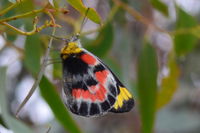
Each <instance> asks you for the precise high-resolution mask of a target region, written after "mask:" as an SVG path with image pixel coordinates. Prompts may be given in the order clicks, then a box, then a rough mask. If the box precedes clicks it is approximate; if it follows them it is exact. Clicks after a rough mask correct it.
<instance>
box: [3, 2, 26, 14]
mask: <svg viewBox="0 0 200 133" xmlns="http://www.w3.org/2000/svg"><path fill="white" fill-rule="evenodd" d="M23 1H24V0H21V1H17V2H16V3H14V4H12V5H10V6H9V7H7V8H5V9H3V10H2V11H0V16H2V15H4V14H6V13H7V12H9V11H10V10H12V9H13V8H15V7H16V6H18V5H19V4H20V3H22V2H23Z"/></svg>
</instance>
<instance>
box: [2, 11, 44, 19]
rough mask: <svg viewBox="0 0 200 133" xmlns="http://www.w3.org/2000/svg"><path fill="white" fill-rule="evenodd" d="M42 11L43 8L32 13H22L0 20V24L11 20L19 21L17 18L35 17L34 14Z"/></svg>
mask: <svg viewBox="0 0 200 133" xmlns="http://www.w3.org/2000/svg"><path fill="white" fill-rule="evenodd" d="M43 11H44V8H43V9H38V10H33V11H30V12H27V13H24V14H20V15H16V16H12V17H9V18H4V19H0V22H8V21H11V20H16V19H19V18H25V17H29V16H32V15H35V14H37V13H40V12H43Z"/></svg>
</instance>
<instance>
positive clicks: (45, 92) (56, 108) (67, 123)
mask: <svg viewBox="0 0 200 133" xmlns="http://www.w3.org/2000/svg"><path fill="white" fill-rule="evenodd" d="M40 91H41V94H42V96H43V98H44V99H45V100H46V102H47V103H48V104H49V106H50V108H51V110H52V111H53V113H54V115H55V117H56V118H57V120H58V121H59V122H60V123H61V124H62V125H63V127H64V128H65V129H66V130H68V131H70V132H71V133H81V131H80V129H79V127H78V126H77V125H76V123H75V122H74V120H73V119H72V118H71V116H70V115H69V113H68V112H67V109H66V107H65V105H64V104H63V102H62V100H61V99H60V96H59V94H58V92H57V91H56V90H55V88H54V86H53V85H52V84H51V83H50V81H49V80H48V79H47V78H46V77H43V78H42V80H41V82H40Z"/></svg>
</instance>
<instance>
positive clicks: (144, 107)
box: [0, 0, 200, 133]
mask: <svg viewBox="0 0 200 133" xmlns="http://www.w3.org/2000/svg"><path fill="white" fill-rule="evenodd" d="M9 1H10V2H12V3H15V1H14V0H9ZM49 1H51V4H47V2H41V3H40V2H39V3H38V2H36V1H28V0H24V1H23V0H22V3H15V4H14V5H15V6H13V8H12V9H10V10H9V11H8V12H6V13H5V14H3V15H0V21H1V20H3V19H5V18H9V17H12V16H16V15H22V14H26V13H27V12H30V11H33V10H36V9H42V8H45V9H46V10H44V11H41V12H40V13H39V14H35V13H34V12H33V13H32V14H31V15H29V16H26V17H23V18H20V19H19V18H17V19H16V20H15V19H13V20H12V21H9V22H8V24H10V25H12V26H14V27H15V28H18V29H19V30H22V31H25V32H26V31H31V30H32V29H33V24H32V21H33V18H34V17H35V16H39V23H38V25H37V26H40V25H43V23H45V21H46V20H52V21H55V23H56V24H59V25H61V26H63V28H57V33H58V34H59V33H60V34H62V33H63V32H64V33H65V32H70V31H71V32H72V33H73V32H74V31H73V30H72V29H73V28H74V27H75V29H76V28H79V27H80V25H81V23H82V18H83V16H84V15H85V13H86V10H87V8H88V7H87V6H85V5H86V4H84V3H82V1H81V0H64V1H61V0H60V1H52V0H49ZM119 1H120V0H112V1H109V2H108V3H106V4H105V3H104V4H105V6H104V5H103V7H104V8H105V7H109V8H108V9H107V10H105V12H106V13H104V8H102V5H101V4H102V3H101V2H100V1H99V3H100V4H98V3H97V6H98V5H101V6H99V7H98V9H94V8H90V10H89V12H88V14H87V17H88V19H90V20H91V21H92V22H93V24H94V23H95V24H96V25H97V26H99V27H100V28H98V29H97V30H94V31H93V33H94V32H95V33H96V32H98V34H97V36H95V35H94V36H93V37H92V39H88V37H87V36H86V37H85V38H87V39H85V40H84V39H82V43H83V46H85V48H86V49H87V50H88V51H90V52H92V53H94V54H95V55H96V56H98V57H100V58H101V59H102V60H104V61H105V62H106V64H108V66H110V67H111V69H112V70H113V72H115V73H116V75H117V76H119V77H120V79H122V80H124V81H125V79H129V80H130V82H131V85H127V86H130V88H136V89H137V94H133V95H137V96H138V97H137V96H136V97H135V101H136V105H138V107H139V111H138V112H139V114H136V112H137V111H135V112H131V114H134V115H140V116H141V120H139V122H138V121H137V122H138V123H140V121H141V124H142V125H141V127H140V126H138V127H135V128H136V129H137V128H140V129H139V131H141V133H153V132H154V131H155V132H156V130H155V123H156V116H157V112H159V110H160V109H161V108H163V107H166V105H168V104H169V103H170V102H171V100H172V99H173V97H174V95H175V94H176V90H177V88H178V85H179V79H180V72H181V69H180V66H179V65H180V64H179V61H180V59H181V58H180V57H185V56H187V55H188V54H190V53H192V52H193V51H194V49H195V48H198V45H197V44H198V43H199V42H198V41H199V36H200V35H199V34H198V33H199V28H195V27H198V26H199V22H198V19H196V18H195V17H194V16H192V15H190V14H189V13H188V12H186V11H184V10H183V9H182V8H180V7H179V6H177V5H176V15H177V20H176V21H175V22H172V23H173V24H172V25H175V27H170V28H171V29H172V28H173V31H172V32H170V31H168V30H163V31H159V32H165V33H167V34H169V35H170V37H171V39H173V43H174V44H173V46H172V47H173V48H172V49H170V51H168V53H164V52H163V53H164V54H166V55H167V60H166V62H165V64H166V66H165V67H167V68H168V69H169V74H168V75H167V76H165V77H163V78H162V79H161V80H160V81H161V83H160V85H158V82H157V81H158V78H159V77H158V75H159V74H160V69H161V65H160V66H159V65H158V64H159V63H160V62H163V60H159V59H158V57H159V56H160V55H159V54H160V53H159V52H160V51H159V50H160V49H161V48H160V49H159V48H158V47H159V46H157V45H156V43H155V42H154V41H152V40H153V39H152V40H151V43H149V42H150V41H149V40H148V41H146V40H147V39H146V36H148V33H146V31H147V29H146V28H147V27H148V26H149V27H150V28H152V27H153V28H155V25H154V24H153V23H151V22H154V20H149V21H147V20H148V19H152V17H151V15H152V14H151V15H149V14H150V13H152V12H153V11H154V10H157V11H158V12H160V13H161V14H163V15H164V16H165V17H168V18H169V17H170V12H169V7H168V6H167V5H165V3H163V2H162V1H160V0H150V1H149V2H147V3H148V4H150V5H148V4H147V3H146V2H145V1H142V2H141V3H140V2H139V1H137V2H136V1H134V2H135V5H139V6H138V8H141V9H142V10H144V12H143V13H145V11H146V9H149V8H150V9H151V10H148V11H151V12H147V13H146V14H144V15H141V14H142V13H139V12H137V11H136V10H133V9H134V8H133V5H132V3H133V2H132V1H131V0H126V1H122V0H121V2H124V3H123V4H124V5H125V6H124V5H123V6H122V4H121V5H118V4H116V3H118V2H119ZM10 2H8V1H7V0H3V1H2V2H0V9H1V10H0V13H1V12H2V11H5V9H6V8H7V7H10V5H11V6H12V3H10ZM62 2H66V3H68V8H67V9H68V10H69V13H67V11H66V10H64V11H63V7H64V6H63V4H62ZM52 3H54V4H52ZM142 4H144V5H145V8H144V7H142ZM51 5H52V6H51ZM54 5H55V7H54ZM116 5H117V6H116ZM113 7H115V8H116V7H117V11H116V12H114V13H113V14H112V15H113V16H111V17H110V16H108V14H110V13H109V12H111V11H112V9H113ZM147 7H148V8H147ZM101 8H102V9H101ZM131 9H132V10H131ZM76 11H78V12H76ZM61 12H62V13H63V12H64V13H63V14H64V15H63V14H62V15H60V14H61ZM49 13H50V14H51V15H49ZM128 13H130V14H128ZM80 14H81V15H80ZM138 14H139V15H141V16H145V17H144V18H145V19H143V18H142V17H141V18H140V17H138ZM134 15H135V16H134ZM148 15H149V16H148ZM100 16H101V17H102V18H101V17H100ZM105 16H106V17H105ZM152 16H153V15H152ZM65 17H66V19H64V18H65ZM112 17H113V18H114V19H113V18H112ZM52 18H53V19H52ZM105 18H108V19H110V20H106V19H105ZM146 19H147V20H146ZM103 20H104V21H103ZM92 22H91V23H92ZM104 22H105V23H104ZM141 23H142V24H141ZM98 24H103V26H102V25H98ZM71 25H73V28H72V26H71ZM144 25H145V26H144ZM0 29H1V30H0V33H2V37H4V39H5V40H6V41H7V42H6V44H5V46H4V48H2V49H1V48H0V52H2V51H4V50H6V49H7V48H8V49H15V50H16V51H17V52H18V53H19V54H20V55H21V57H20V59H19V60H20V61H22V62H23V63H22V66H23V67H22V68H23V70H21V73H20V74H19V75H20V76H21V77H20V78H19V79H22V77H23V76H24V77H25V76H27V75H30V74H31V75H32V76H33V78H35V79H36V77H37V74H38V72H39V70H40V68H41V60H42V58H43V56H44V53H45V51H46V49H47V46H46V45H44V44H47V43H48V39H49V36H46V35H47V34H48V35H49V34H51V33H50V32H49V31H50V30H51V27H49V28H48V29H44V30H43V31H42V32H40V33H38V32H37V31H35V33H34V34H33V35H31V36H25V43H24V44H21V45H20V46H22V47H19V46H18V45H16V42H17V38H19V34H18V33H17V32H16V30H15V29H12V28H10V27H7V26H5V25H4V24H3V23H2V22H0ZM119 29H120V30H123V31H120V30H119ZM171 29H170V30H171ZM154 30H158V29H156V28H155V29H154ZM124 33H126V34H124ZM73 34H74V33H73ZM119 36H120V38H121V40H120V41H119V40H118V38H117V37H119ZM144 40H145V41H144ZM21 42H22V43H23V41H21ZM122 42H123V43H122ZM129 42H130V43H129ZM144 42H145V43H144ZM86 43H87V44H86ZM23 46H24V47H23ZM56 46H58V45H56ZM164 50H165V49H164ZM164 50H163V51H164ZM115 51H117V52H115ZM2 53H3V52H2ZM51 57H52V58H55V59H56V58H59V53H58V54H56V55H51ZM130 66H131V67H130ZM7 67H9V65H8V66H7ZM135 68H137V69H135ZM6 71H7V69H6V68H5V67H0V111H1V112H0V124H1V125H3V126H4V127H6V128H8V129H11V130H13V131H14V132H16V133H31V132H33V131H32V129H31V128H30V127H29V126H28V122H27V121H24V123H22V122H21V121H20V120H17V119H15V118H14V117H13V116H12V115H11V114H10V112H12V111H10V110H9V109H8V108H7V107H9V108H11V107H10V104H8V102H9V100H8V98H7V97H6V96H7V91H6V88H7V86H6V77H7V75H8V74H6ZM124 71H126V74H127V73H128V74H129V75H124V73H123V72H124ZM27 72H28V73H27ZM47 73H48V74H49V75H48V74H46V75H45V76H43V78H42V80H41V82H40V84H39V87H40V93H41V96H42V97H43V99H44V100H45V101H46V103H47V104H48V105H49V107H50V108H51V110H52V112H53V114H54V116H55V118H56V120H57V121H58V122H59V123H60V124H61V125H62V126H63V127H64V129H65V130H66V131H67V132H70V133H81V132H84V130H83V129H81V128H80V126H79V125H78V123H77V122H76V121H75V120H74V119H73V118H72V116H71V115H70V113H68V111H67V109H66V107H65V105H64V104H63V102H62V100H61V97H60V95H59V92H58V90H56V88H57V87H58V86H57V85H56V84H54V81H56V80H60V81H61V80H62V76H61V75H62V70H61V64H53V73H52V74H53V76H52V75H51V72H47ZM47 75H48V77H50V78H49V79H48V78H47ZM12 76H13V75H12ZM125 76H126V77H127V78H124V77H125ZM51 77H52V78H51ZM50 79H51V80H50ZM126 83H129V82H128V81H126ZM16 86H17V85H16ZM133 86H134V87H133ZM135 86H137V87H135ZM59 87H60V86H59ZM27 89H28V88H27ZM13 91H16V90H13ZM134 91H135V90H134ZM135 108H136V109H135V110H137V106H136V107H135ZM102 119H103V118H102ZM131 119H133V120H137V119H134V117H132V115H131ZM106 121H107V120H106ZM118 121H119V120H118ZM120 121H121V120H120ZM129 124H130V123H129ZM130 125H131V127H133V125H134V123H131V124H130ZM135 125H137V124H135ZM113 126H114V127H115V128H116V129H117V126H115V124H113ZM119 131H120V130H119ZM131 132H135V133H138V131H137V130H136V131H131Z"/></svg>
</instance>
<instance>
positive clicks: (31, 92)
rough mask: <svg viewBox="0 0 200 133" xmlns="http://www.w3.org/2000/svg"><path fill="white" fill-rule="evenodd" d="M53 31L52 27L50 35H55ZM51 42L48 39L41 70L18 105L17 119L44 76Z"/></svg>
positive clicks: (51, 39)
mask: <svg viewBox="0 0 200 133" xmlns="http://www.w3.org/2000/svg"><path fill="white" fill-rule="evenodd" d="M55 31H56V28H55V27H54V28H53V31H52V35H54V34H55ZM52 41H53V37H51V38H50V41H49V44H48V48H47V51H46V53H45V56H44V58H43V62H42V65H41V68H40V71H39V73H38V76H37V78H36V80H35V82H34V84H33V86H32V88H31V89H30V91H29V93H28V95H27V96H26V97H25V99H24V100H23V102H22V103H21V104H20V105H19V108H18V109H17V112H16V114H15V116H16V117H17V118H18V114H19V112H20V111H21V109H22V108H23V107H24V105H25V104H26V103H27V102H28V100H29V99H30V98H31V96H32V95H33V93H34V91H35V90H36V88H37V87H38V85H39V83H40V81H41V79H42V76H43V75H44V70H45V67H46V65H47V60H48V57H49V53H50V50H51V46H52Z"/></svg>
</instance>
